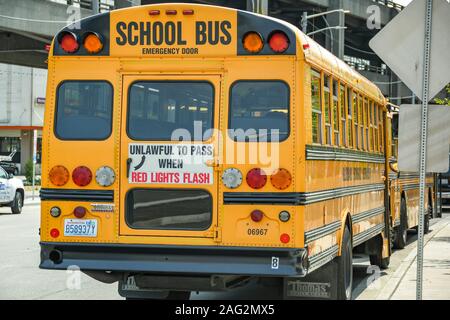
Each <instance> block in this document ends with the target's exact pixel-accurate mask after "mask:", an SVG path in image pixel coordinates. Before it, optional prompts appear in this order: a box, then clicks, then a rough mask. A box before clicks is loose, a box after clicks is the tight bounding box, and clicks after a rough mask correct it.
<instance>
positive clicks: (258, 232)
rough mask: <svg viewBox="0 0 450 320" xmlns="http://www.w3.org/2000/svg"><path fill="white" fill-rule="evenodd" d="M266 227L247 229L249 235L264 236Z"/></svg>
mask: <svg viewBox="0 0 450 320" xmlns="http://www.w3.org/2000/svg"><path fill="white" fill-rule="evenodd" d="M267 231H268V229H247V234H248V235H249V236H266V235H267Z"/></svg>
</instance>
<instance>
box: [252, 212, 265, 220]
mask: <svg viewBox="0 0 450 320" xmlns="http://www.w3.org/2000/svg"><path fill="white" fill-rule="evenodd" d="M250 217H251V218H252V220H253V221H254V222H260V221H261V220H262V219H263V218H264V213H263V212H262V211H261V210H254V211H252V213H251V214H250Z"/></svg>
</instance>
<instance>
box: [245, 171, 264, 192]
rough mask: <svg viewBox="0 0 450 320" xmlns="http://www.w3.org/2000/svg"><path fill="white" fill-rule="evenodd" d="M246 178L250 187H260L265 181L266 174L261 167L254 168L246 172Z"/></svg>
mask: <svg viewBox="0 0 450 320" xmlns="http://www.w3.org/2000/svg"><path fill="white" fill-rule="evenodd" d="M246 180H247V184H248V185H249V186H250V187H251V188H253V189H261V188H262V187H264V186H265V185H266V183H267V175H266V173H265V172H264V171H263V170H262V169H260V168H255V169H252V170H250V171H249V172H248V173H247V177H246Z"/></svg>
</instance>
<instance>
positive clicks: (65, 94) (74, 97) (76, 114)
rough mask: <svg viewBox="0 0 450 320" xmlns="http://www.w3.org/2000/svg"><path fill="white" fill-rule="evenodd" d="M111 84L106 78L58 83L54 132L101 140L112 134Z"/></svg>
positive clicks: (64, 137)
mask: <svg viewBox="0 0 450 320" xmlns="http://www.w3.org/2000/svg"><path fill="white" fill-rule="evenodd" d="M112 101H113V88H112V86H111V84H110V83H108V82H106V81H64V82H63V83H61V84H60V85H59V87H58V92H57V102H56V124H55V135H56V136H57V137H58V138H59V139H62V140H104V139H106V138H108V137H109V136H110V135H111V126H112Z"/></svg>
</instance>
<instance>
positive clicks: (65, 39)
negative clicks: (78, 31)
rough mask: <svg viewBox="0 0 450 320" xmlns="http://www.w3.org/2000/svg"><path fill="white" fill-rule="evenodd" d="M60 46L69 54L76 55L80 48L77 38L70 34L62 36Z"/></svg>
mask: <svg viewBox="0 0 450 320" xmlns="http://www.w3.org/2000/svg"><path fill="white" fill-rule="evenodd" d="M59 45H60V46H61V48H62V49H63V50H64V51H65V52H67V53H74V52H75V51H77V50H78V48H79V47H80V45H79V44H78V40H77V37H76V36H75V35H74V34H73V33H70V32H66V33H64V34H63V35H62V37H61V38H60V41H59Z"/></svg>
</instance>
